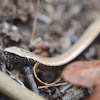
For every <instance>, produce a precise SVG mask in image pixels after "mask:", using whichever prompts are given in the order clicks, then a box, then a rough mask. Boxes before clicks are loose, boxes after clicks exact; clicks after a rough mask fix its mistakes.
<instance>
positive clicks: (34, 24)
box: [30, 0, 40, 44]
mask: <svg viewBox="0 0 100 100" xmlns="http://www.w3.org/2000/svg"><path fill="white" fill-rule="evenodd" d="M39 3H40V0H38V1H37V6H36V13H35V18H34V22H33V30H32V35H31V39H30V44H31V43H32V41H33V40H34V33H35V29H36V23H37V13H38V8H39Z"/></svg>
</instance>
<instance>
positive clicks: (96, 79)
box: [62, 60, 100, 87]
mask: <svg viewBox="0 0 100 100" xmlns="http://www.w3.org/2000/svg"><path fill="white" fill-rule="evenodd" d="M62 77H63V79H64V80H65V81H67V82H69V83H71V84H74V85H77V86H83V87H91V86H97V85H99V84H100V60H96V61H77V62H74V63H72V64H69V65H68V66H66V68H65V69H64V70H63V72H62Z"/></svg>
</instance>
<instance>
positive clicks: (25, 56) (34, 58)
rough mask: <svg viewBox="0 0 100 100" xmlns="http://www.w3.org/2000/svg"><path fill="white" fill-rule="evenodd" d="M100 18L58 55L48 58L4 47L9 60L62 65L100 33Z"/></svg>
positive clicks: (29, 63)
mask: <svg viewBox="0 0 100 100" xmlns="http://www.w3.org/2000/svg"><path fill="white" fill-rule="evenodd" d="M99 32H100V19H96V20H95V21H94V22H93V23H92V24H91V25H90V26H89V27H88V28H87V29H86V31H85V32H84V33H83V35H82V36H81V37H80V38H79V40H78V41H77V42H76V44H74V45H73V46H72V47H71V48H70V49H69V50H68V51H66V52H65V53H63V54H62V55H60V56H58V57H52V58H46V57H41V56H39V55H36V54H33V53H31V52H29V51H27V50H24V49H21V48H18V47H9V48H5V49H4V54H5V56H6V59H7V60H11V61H16V62H22V63H24V64H28V65H33V64H35V62H38V63H41V64H42V66H43V67H45V68H48V67H49V68H50V66H52V67H51V69H52V70H53V68H55V66H56V68H57V67H61V66H63V65H64V64H67V63H69V62H70V61H71V60H73V59H74V58H76V57H77V56H78V55H79V54H80V53H82V52H83V51H84V50H85V49H86V48H87V47H88V46H89V45H90V44H91V43H92V42H93V40H94V39H95V38H96V37H97V36H98V35H99Z"/></svg>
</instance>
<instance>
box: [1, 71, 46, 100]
mask: <svg viewBox="0 0 100 100" xmlns="http://www.w3.org/2000/svg"><path fill="white" fill-rule="evenodd" d="M0 92H2V93H4V94H5V95H7V96H9V97H10V98H12V99H15V100H44V99H43V98H42V97H40V96H38V95H36V94H35V93H34V92H32V91H30V90H29V89H27V88H24V87H22V86H21V85H20V84H18V83H17V82H16V81H14V80H13V79H11V78H10V77H8V76H7V75H5V74H3V73H2V72H1V71H0Z"/></svg>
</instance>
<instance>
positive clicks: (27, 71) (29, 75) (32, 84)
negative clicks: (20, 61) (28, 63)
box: [24, 67, 39, 94]
mask: <svg viewBox="0 0 100 100" xmlns="http://www.w3.org/2000/svg"><path fill="white" fill-rule="evenodd" d="M24 71H25V74H26V77H27V80H28V83H29V85H30V87H31V89H32V90H33V91H34V92H35V93H36V94H39V91H38V89H37V85H36V83H35V80H34V77H33V74H32V73H31V71H30V67H24Z"/></svg>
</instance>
